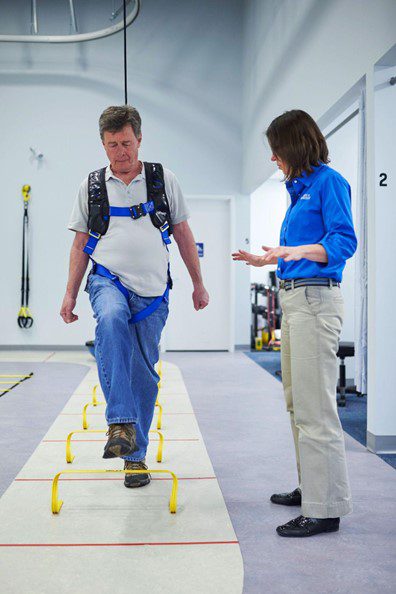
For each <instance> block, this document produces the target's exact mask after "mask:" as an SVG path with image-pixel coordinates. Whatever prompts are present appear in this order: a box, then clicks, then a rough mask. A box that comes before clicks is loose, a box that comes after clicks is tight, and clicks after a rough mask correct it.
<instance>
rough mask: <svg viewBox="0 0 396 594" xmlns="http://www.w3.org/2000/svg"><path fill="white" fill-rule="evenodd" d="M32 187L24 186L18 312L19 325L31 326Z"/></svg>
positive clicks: (22, 326) (21, 326)
mask: <svg viewBox="0 0 396 594" xmlns="http://www.w3.org/2000/svg"><path fill="white" fill-rule="evenodd" d="M30 190H31V187H30V186H29V185H28V184H26V185H24V186H22V196H23V231H22V279H21V308H20V310H19V312H18V326H19V327H20V328H31V327H32V326H33V317H32V314H31V313H30V309H29V291H30V286H29V284H30V278H29V200H30Z"/></svg>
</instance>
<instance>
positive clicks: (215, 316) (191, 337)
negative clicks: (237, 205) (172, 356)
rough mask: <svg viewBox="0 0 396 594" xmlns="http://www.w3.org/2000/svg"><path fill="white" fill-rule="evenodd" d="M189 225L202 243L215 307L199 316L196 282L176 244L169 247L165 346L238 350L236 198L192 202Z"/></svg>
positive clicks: (206, 277)
mask: <svg viewBox="0 0 396 594" xmlns="http://www.w3.org/2000/svg"><path fill="white" fill-rule="evenodd" d="M187 203H188V206H189V209H190V214H191V217H190V219H189V221H188V222H189V224H190V227H191V229H192V232H193V234H194V238H195V241H196V242H197V249H198V253H199V255H200V258H199V262H200V265H201V271H202V276H203V280H204V284H205V287H206V289H207V291H208V292H209V297H210V303H209V305H208V307H206V308H205V309H204V310H200V311H195V309H194V307H193V302H192V291H193V289H192V282H191V279H190V275H189V274H188V271H187V268H186V266H185V264H184V262H183V260H182V258H181V256H180V253H179V250H178V248H177V245H176V242H175V241H174V240H173V241H172V245H171V246H170V252H171V273H172V278H173V290H172V291H171V294H170V313H169V318H168V322H167V325H166V328H165V332H164V342H163V346H164V348H165V350H168V351H214V350H216V351H228V350H232V349H233V343H234V336H233V323H232V312H233V288H232V271H233V268H232V259H231V251H232V250H231V208H232V199H230V198H228V199H227V198H219V197H204V198H189V199H187Z"/></svg>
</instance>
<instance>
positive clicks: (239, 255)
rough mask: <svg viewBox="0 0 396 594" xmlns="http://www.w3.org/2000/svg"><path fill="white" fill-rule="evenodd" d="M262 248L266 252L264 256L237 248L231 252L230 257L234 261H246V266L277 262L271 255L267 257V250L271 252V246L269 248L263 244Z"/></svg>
mask: <svg viewBox="0 0 396 594" xmlns="http://www.w3.org/2000/svg"><path fill="white" fill-rule="evenodd" d="M262 248H263V250H264V251H265V252H266V253H265V254H264V256H256V255H255V254H250V253H249V252H245V251H244V250H238V251H237V252H234V253H233V254H232V259H233V260H234V261H240V262H246V266H265V265H266V264H276V263H277V262H278V258H274V257H273V256H271V257H268V252H271V251H272V250H273V248H269V247H268V246H266V245H263V246H262Z"/></svg>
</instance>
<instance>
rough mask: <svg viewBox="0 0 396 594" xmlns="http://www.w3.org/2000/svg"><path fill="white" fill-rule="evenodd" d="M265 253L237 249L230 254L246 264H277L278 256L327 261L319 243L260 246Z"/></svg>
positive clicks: (287, 259) (288, 259)
mask: <svg viewBox="0 0 396 594" xmlns="http://www.w3.org/2000/svg"><path fill="white" fill-rule="evenodd" d="M262 247H263V250H264V251H265V254H264V255H263V256H256V255H255V254H250V253H249V252H245V251H243V250H239V251H238V252H235V253H234V254H232V259H233V260H239V261H244V262H246V264H247V266H266V265H268V264H277V263H278V258H283V260H284V261H285V262H291V261H292V260H301V259H302V258H305V259H306V260H312V261H313V262H322V263H324V264H325V263H327V252H326V250H325V249H324V247H323V246H322V245H320V244H319V243H316V244H312V245H298V246H295V247H294V246H280V247H276V248H269V247H267V246H265V245H263V246H262Z"/></svg>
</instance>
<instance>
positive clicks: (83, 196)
mask: <svg viewBox="0 0 396 594" xmlns="http://www.w3.org/2000/svg"><path fill="white" fill-rule="evenodd" d="M105 179H106V188H107V194H108V197H109V203H110V206H124V207H125V206H128V207H130V206H134V205H136V204H140V202H147V187H146V178H145V172H144V167H143V168H142V173H139V174H138V175H137V176H136V177H135V178H134V179H133V180H132V181H131V183H130V184H129V185H126V184H125V183H124V182H123V181H122V180H120V179H118V178H117V177H115V175H114V174H113V172H112V171H111V169H110V166H108V167H107V168H106V176H105ZM164 179H165V190H166V195H167V197H168V202H169V208H170V214H171V222H172V224H174V225H175V224H177V223H181V222H182V221H185V220H187V219H188V218H189V212H188V209H187V205H186V202H185V199H184V196H183V194H182V191H181V189H180V186H179V183H178V181H177V179H176V176H175V174H174V173H172V171H169V169H165V168H164ZM68 229H71V230H72V231H81V232H83V233H88V177H87V178H86V179H84V181H83V182H82V184H81V186H80V189H79V192H78V195H77V198H76V201H75V203H74V207H73V210H72V214H71V217H70V222H69V225H68ZM92 258H93V259H94V260H95V262H97V263H98V264H102V266H106V268H108V269H109V270H110V271H111V272H112V273H113V274H116V275H117V276H118V277H119V278H120V281H121V282H122V284H123V285H124V286H125V287H127V288H128V289H130V290H132V291H134V292H135V293H137V294H138V295H140V296H141V297H154V296H157V295H162V294H163V293H164V291H165V288H166V284H167V272H168V262H169V252H168V250H167V249H166V246H165V245H164V242H163V241H162V237H161V232H160V231H159V229H157V228H156V227H154V225H153V223H152V222H151V218H150V215H146V216H144V217H141V218H140V219H136V220H134V219H132V218H130V217H110V222H109V228H108V230H107V233H106V234H105V235H103V237H101V238H100V240H99V241H98V243H97V245H96V248H95V251H94V253H93V256H92Z"/></svg>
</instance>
